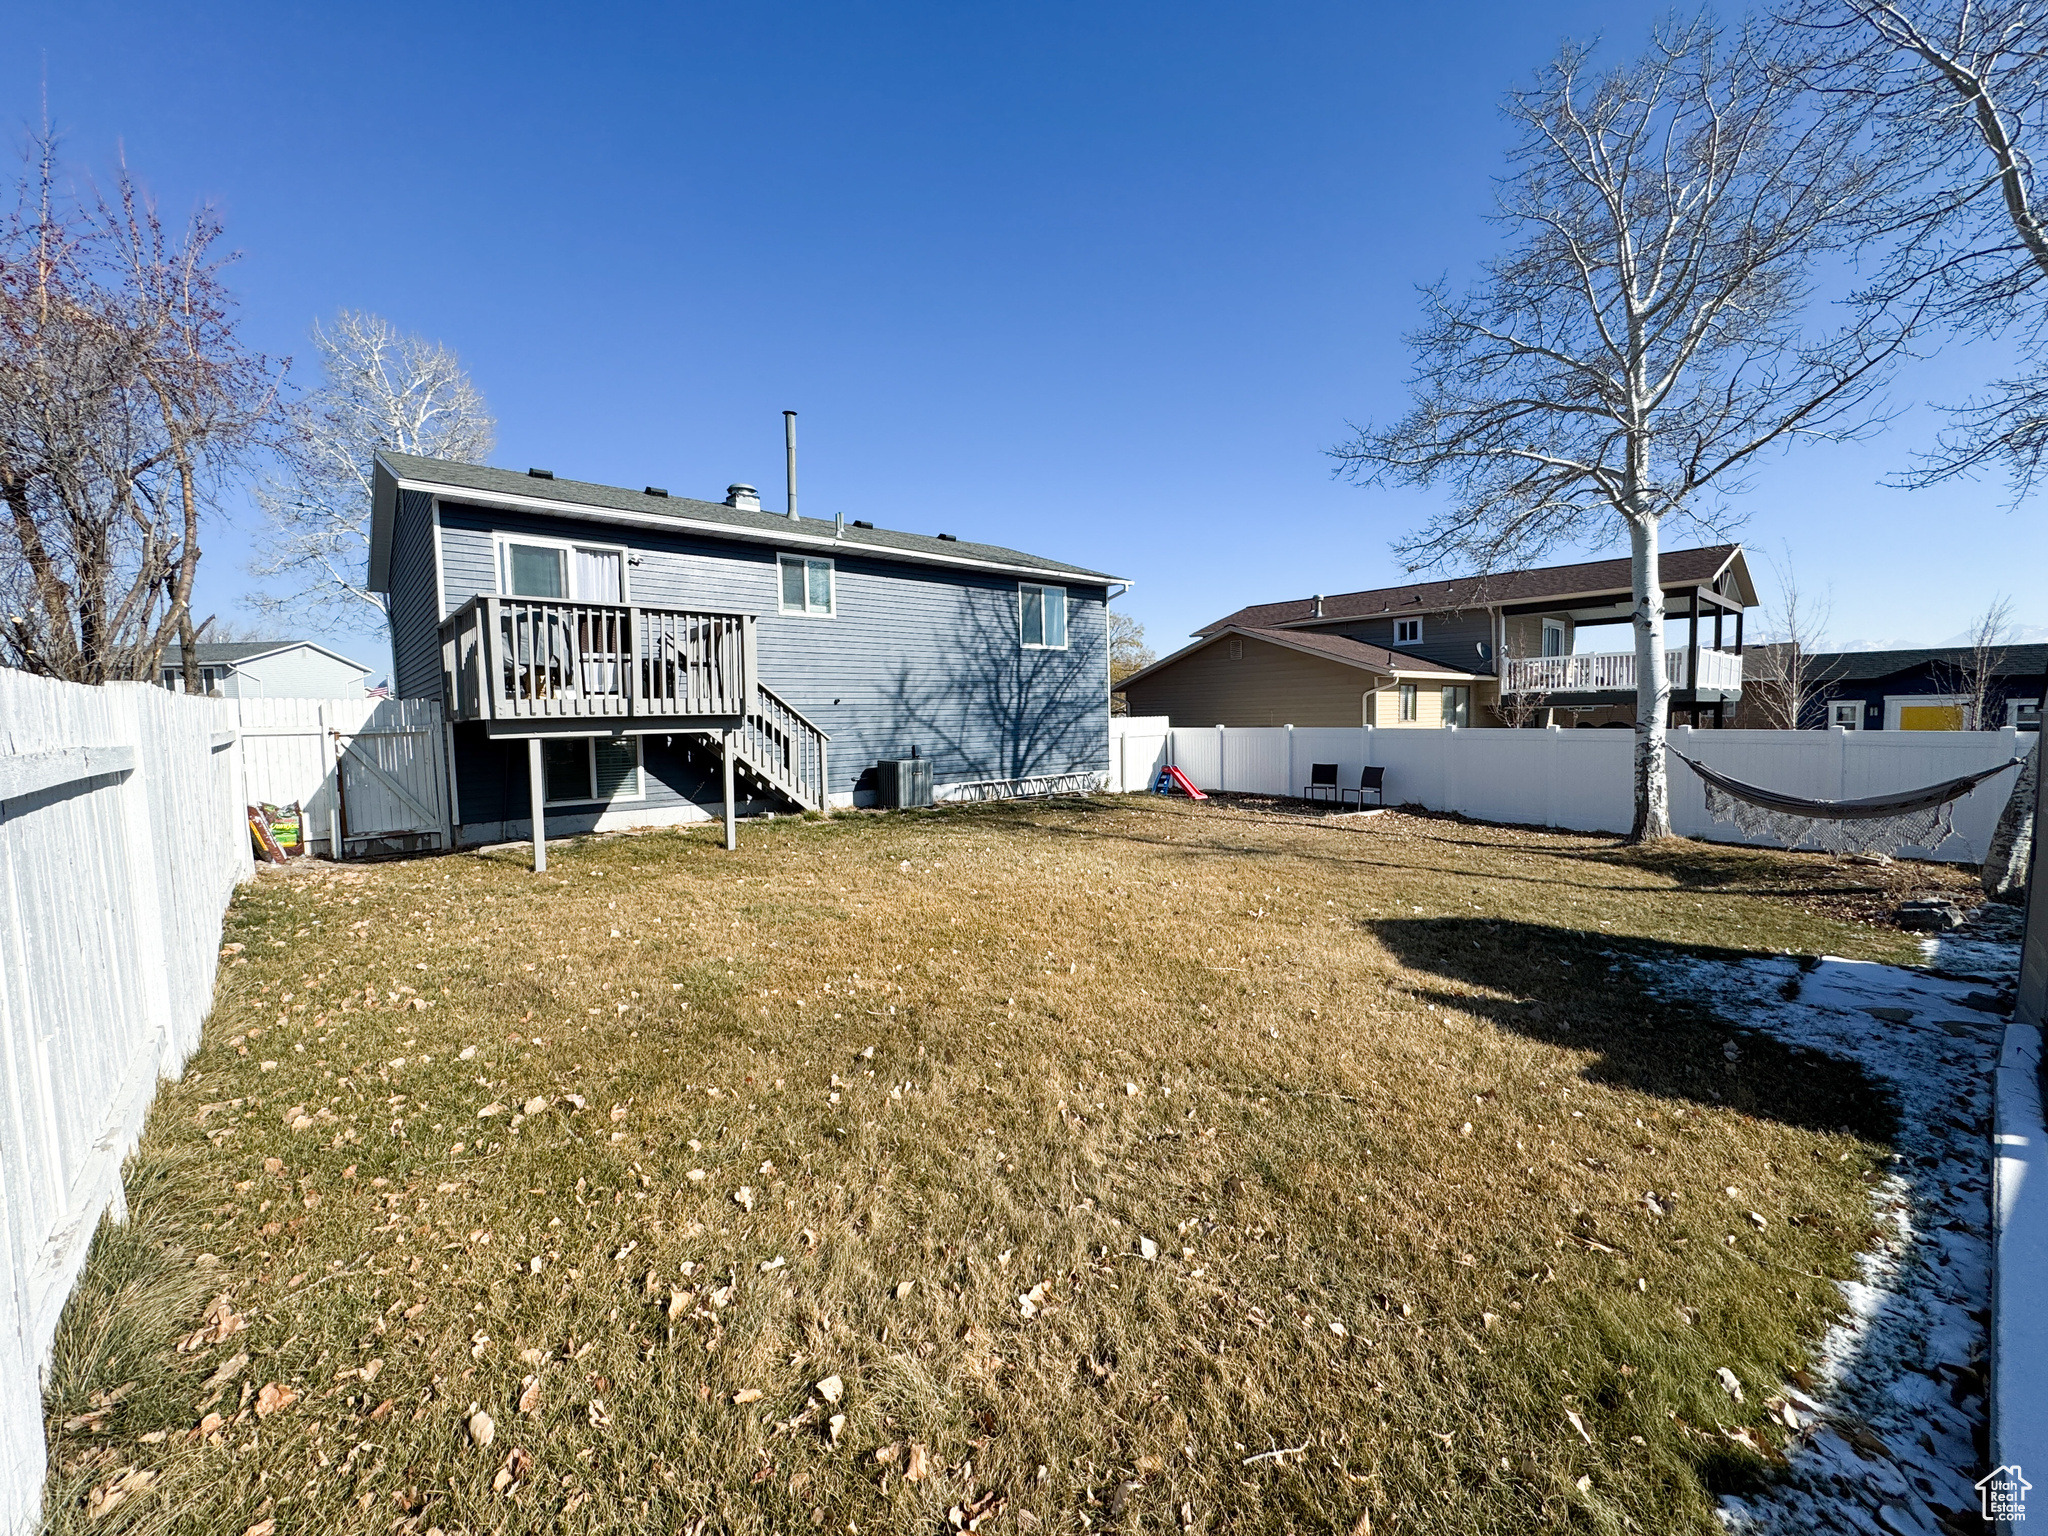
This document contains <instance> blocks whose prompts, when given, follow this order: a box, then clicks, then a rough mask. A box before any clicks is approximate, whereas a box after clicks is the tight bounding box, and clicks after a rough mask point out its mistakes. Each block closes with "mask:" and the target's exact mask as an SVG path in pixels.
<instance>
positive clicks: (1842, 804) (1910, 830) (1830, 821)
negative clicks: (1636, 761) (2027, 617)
mask: <svg viewBox="0 0 2048 1536" xmlns="http://www.w3.org/2000/svg"><path fill="white" fill-rule="evenodd" d="M1667 750H1668V749H1667ZM1671 755H1672V756H1673V757H1675V758H1677V759H1678V760H1679V761H1680V762H1681V763H1683V764H1685V766H1686V767H1688V768H1690V769H1691V770H1692V771H1693V772H1694V773H1696V774H1698V775H1699V776H1700V781H1701V783H1702V784H1704V785H1705V786H1706V798H1707V814H1708V815H1710V816H1712V817H1713V818H1714V820H1716V821H1719V822H1725V823H1727V824H1729V825H1731V826H1733V827H1735V828H1736V829H1737V830H1738V831H1741V832H1745V833H1748V834H1749V835H1750V836H1752V837H1764V838H1769V839H1771V840H1772V841H1774V842H1778V843H1782V844H1783V845H1784V846H1785V847H1787V848H1798V847H1801V846H1805V845H1811V846H1813V847H1816V848H1822V849H1825V850H1827V851H1828V852H1830V853H1838V854H1839V853H1883V854H1896V853H1898V852H1899V850H1900V849H1902V848H1919V849H1922V850H1924V851H1925V852H1928V853H1932V852H1933V851H1934V850H1935V849H1937V848H1939V847H1940V846H1941V845H1942V844H1943V843H1945V842H1947V841H1948V840H1949V838H1950V837H1952V836H1953V835H1954V834H1955V824H1954V821H1953V820H1952V813H1951V811H1950V807H1951V806H1953V805H1954V804H1955V802H1956V801H1958V800H1960V799H1962V797H1963V796H1964V795H1967V794H1968V793H1969V792H1970V791H1971V790H1973V789H1975V788H1976V787H1977V786H1978V785H1979V784H1981V783H1983V782H1984V781H1985V780H1986V779H1989V778H1995V777H1996V776H1997V775H1999V774H2001V773H2003V772H2005V770H2006V769H2008V768H2017V767H2019V766H2020V765H2021V764H2022V763H2024V762H2026V759H2025V758H2024V757H2015V758H2012V759H2010V760H2009V761H2007V762H2003V763H2000V764H1999V765H1998V766H1997V767H1996V768H1986V769H1983V770H1982V771H1981V772H1978V773H1971V774H1965V775H1964V776H1963V777H1961V778H1959V779H1948V780H1945V781H1943V782H1942V783H1940V784H1929V785H1926V786H1924V787H1923V788H1920V789H1906V790H1900V791H1899V792H1897V793H1896V794H1889V795H1870V796H1867V797H1865V798H1864V799H1861V800H1808V799H1804V798H1802V797H1800V796H1798V795H1787V794H1782V793H1780V792H1779V791H1777V790H1775V789H1764V788H1761V787H1760V786H1758V785H1755V784H1746V783H1744V782H1743V781H1742V780H1741V779H1736V778H1730V777H1729V776H1728V775H1727V774H1725V773H1722V772H1720V771H1719V770H1717V769H1713V768H1709V767H1707V766H1706V764H1704V763H1696V762H1694V761H1693V760H1692V759H1691V758H1689V757H1687V756H1686V755H1685V754H1684V753H1683V752H1678V751H1673V752H1672V753H1671Z"/></svg>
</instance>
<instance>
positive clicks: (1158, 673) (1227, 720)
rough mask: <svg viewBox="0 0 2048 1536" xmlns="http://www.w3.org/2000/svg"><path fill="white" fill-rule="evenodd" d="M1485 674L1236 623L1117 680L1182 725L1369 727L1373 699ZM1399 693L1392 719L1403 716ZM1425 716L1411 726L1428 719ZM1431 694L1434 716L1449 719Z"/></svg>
mask: <svg viewBox="0 0 2048 1536" xmlns="http://www.w3.org/2000/svg"><path fill="white" fill-rule="evenodd" d="M1479 681H1481V679H1480V678H1479V677H1478V676H1477V675H1475V674H1473V673H1470V672H1461V671H1459V670H1458V669H1457V668H1455V667H1451V666H1446V665H1445V664H1444V663H1442V662H1440V661H1431V660H1430V659H1429V658H1428V657H1426V656H1411V655H1408V654H1407V653H1405V652H1402V651H1396V650H1390V649H1388V648H1387V647H1386V646H1382V645H1372V644H1370V643H1368V642H1366V641H1363V640H1352V639H1349V638H1347V637H1345V636H1343V635H1321V634H1313V633H1305V632H1303V631H1300V630H1286V629H1250V628H1246V627H1244V626H1242V625H1236V624H1232V625H1228V626H1226V627H1224V628H1223V629H1220V630H1218V631H1217V632H1216V633H1215V634H1212V635H1206V636H1203V637H1202V638H1200V639H1197V640H1196V641H1195V643H1194V644H1193V645H1189V646H1184V647H1183V648H1182V649H1180V650H1178V651H1175V652H1174V653H1173V654H1172V655H1171V656H1168V657H1166V658H1164V659H1163V660H1160V661H1155V662H1154V663H1153V664H1152V665H1151V666H1149V667H1146V668H1145V669H1144V670H1143V671H1141V672H1134V673H1132V674H1131V675H1130V676H1129V677H1127V678H1125V679H1124V680H1123V681H1122V682H1121V683H1119V684H1118V685H1117V687H1118V690H1119V691H1120V692H1121V693H1122V694H1123V695H1124V699H1125V701H1126V702H1127V703H1128V704H1129V706H1130V711H1131V713H1132V714H1134V715H1166V716H1168V717H1169V718H1172V719H1174V720H1176V721H1178V722H1180V723H1182V724H1197V723H1199V724H1202V725H1236V726H1257V725H1303V726H1309V725H1363V724H1366V723H1368V722H1369V721H1370V720H1371V719H1373V718H1374V717H1375V715H1376V706H1375V705H1374V704H1373V703H1371V702H1368V700H1369V699H1371V698H1377V696H1379V695H1382V694H1386V693H1388V692H1389V690H1394V691H1398V690H1399V689H1400V688H1401V687H1402V685H1404V684H1407V685H1413V688H1414V689H1415V690H1416V691H1417V692H1419V693H1432V694H1433V693H1435V692H1436V691H1438V690H1440V689H1441V688H1442V687H1444V686H1446V685H1449V686H1452V687H1454V688H1455V687H1461V686H1462V687H1464V688H1465V689H1466V693H1467V703H1468V705H1469V702H1470V685H1471V684H1474V683H1477V682H1479ZM1399 703H1400V701H1399V700H1398V699H1394V700H1391V701H1390V703H1389V705H1388V708H1389V710H1390V711H1391V713H1389V715H1388V717H1387V718H1388V720H1389V722H1390V723H1391V722H1394V721H1397V720H1399V719H1400V715H1399V709H1398V705H1399ZM1416 707H1417V710H1418V714H1417V716H1416V717H1415V718H1413V719H1409V720H1408V721H1407V722H1406V723H1409V724H1420V723H1422V721H1421V717H1420V712H1421V705H1420V704H1419V703H1418V704H1417V706H1416ZM1440 710H1441V700H1440V699H1432V700H1431V701H1430V703H1429V708H1428V714H1429V718H1430V721H1431V723H1434V722H1435V721H1436V720H1438V719H1440V718H1441V715H1440V713H1439V712H1440Z"/></svg>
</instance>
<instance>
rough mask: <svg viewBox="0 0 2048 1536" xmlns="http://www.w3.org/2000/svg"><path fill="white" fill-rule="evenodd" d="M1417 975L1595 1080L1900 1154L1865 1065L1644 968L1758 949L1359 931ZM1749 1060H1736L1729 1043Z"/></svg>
mask: <svg viewBox="0 0 2048 1536" xmlns="http://www.w3.org/2000/svg"><path fill="white" fill-rule="evenodd" d="M1359 926H1360V927H1362V928H1363V929H1365V930H1366V931H1368V932H1370V933H1372V934H1373V935H1374V936H1375V937H1377V938H1378V939H1379V940H1380V942H1381V943H1383V944H1384V945H1386V947H1387V949H1388V951H1389V953H1391V954H1392V955H1393V956H1394V957H1395V958H1396V959H1398V960H1399V961H1400V962H1401V963H1402V964H1403V965H1404V966H1406V967H1407V968H1408V969H1409V970H1412V971H1422V972H1427V973H1430V974H1433V975H1436V976H1441V977H1443V978H1444V979H1445V980H1446V981H1452V982H1458V983H1461V984H1463V985H1464V986H1466V987H1476V988H1484V989H1486V990H1487V991H1489V992H1496V993H1506V994H1507V996H1506V997H1495V996H1474V995H1472V994H1471V993H1470V992H1466V991H1455V992H1454V991H1449V990H1446V991H1442V992H1422V993H1418V995H1419V996H1422V997H1424V998H1425V999H1426V1000H1429V1001H1434V1002H1436V1003H1438V1004H1439V1006H1443V1007H1449V1008H1456V1009H1459V1010H1461V1011H1463V1012H1465V1013H1470V1014H1474V1015H1477V1016H1478V1017H1480V1018H1484V1019H1487V1020H1490V1021H1491V1022H1492V1023H1494V1024H1497V1025H1499V1026H1500V1027H1501V1028H1503V1029H1508V1030H1512V1031H1514V1032H1515V1033H1517V1034H1520V1035H1525V1036H1527V1037H1528V1038H1530V1039H1532V1040H1541V1041H1543V1042H1544V1043H1545V1044H1546V1045H1562V1046H1567V1047H1570V1048H1572V1049H1575V1050H1591V1051H1597V1052H1599V1056H1598V1058H1597V1059H1596V1060H1595V1061H1593V1062H1592V1063H1590V1064H1589V1065H1588V1066H1587V1067H1586V1069H1585V1071H1584V1073H1583V1074H1582V1075H1583V1076H1584V1077H1585V1079H1586V1080H1587V1081H1588V1082H1594V1083H1601V1084H1606V1085H1610V1086H1615V1087H1623V1088H1632V1089H1635V1090H1637V1091H1639V1092H1643V1093H1650V1094H1655V1095H1657V1096H1658V1097H1660V1098H1667V1099H1678V1100H1684V1101H1687V1102H1690V1103H1694V1104H1700V1105H1714V1106H1719V1107H1722V1108H1727V1109H1734V1110H1738V1111H1740V1112H1741V1113H1743V1114H1748V1115H1755V1116H1759V1117H1762V1118H1768V1119H1771V1120H1776V1121H1778V1122H1780V1123H1782V1124H1785V1125H1790V1126H1795V1127H1798V1128H1799V1129H1802V1130H1809V1131H1821V1132H1847V1133H1850V1134H1853V1135H1857V1136H1861V1137H1863V1138H1865V1139H1867V1140H1870V1141H1873V1142H1877V1143H1881V1144H1889V1142H1890V1140H1891V1137H1892V1133H1893V1131H1894V1128H1895V1123H1896V1122H1895V1119H1894V1114H1893V1109H1892V1105H1891V1101H1890V1099H1889V1097H1888V1096H1887V1095H1886V1094H1885V1093H1884V1091H1883V1090H1882V1089H1881V1088H1879V1087H1877V1086H1876V1085H1875V1084H1873V1083H1872V1082H1871V1081H1870V1080H1869V1078H1867V1077H1866V1076H1865V1075H1864V1073H1863V1070H1862V1069H1861V1068H1860V1067H1859V1066H1857V1065H1856V1064H1855V1063H1854V1062H1850V1061H1845V1060H1843V1059H1841V1058H1840V1057H1835V1056H1829V1055H1825V1054H1822V1053H1820V1052H1817V1051H1809V1050H1802V1049H1798V1048H1796V1047H1793V1046H1788V1045H1786V1044H1784V1043H1783V1042H1781V1041H1779V1040H1777V1039H1775V1038H1773V1037H1772V1036H1770V1035H1767V1034H1761V1033H1758V1032H1757V1031H1754V1030H1747V1029H1742V1028H1739V1027H1737V1026H1734V1025H1731V1024H1728V1023H1726V1022H1724V1021H1722V1020H1719V1019H1717V1018H1715V1017H1714V1016H1713V1015H1712V1014H1711V1013H1710V1012H1708V1011H1707V1010H1706V1009H1704V1008H1702V1007H1700V1006H1698V1005H1696V1004H1692V1003H1687V1002H1680V1001H1673V1000H1672V999H1669V998H1664V997H1656V996H1652V995H1651V994H1650V993H1649V992H1647V991H1646V990H1645V988H1644V986H1643V983H1642V981H1641V980H1640V979H1639V977H1638V975H1637V972H1636V969H1635V966H1632V965H1629V964H1627V963H1625V962H1624V957H1626V959H1627V960H1633V961H1634V962H1636V965H1640V966H1646V967H1648V968H1649V969H1650V970H1652V971H1654V970H1655V969H1656V968H1657V966H1658V965H1659V963H1660V962H1662V961H1669V960H1678V959H1685V960H1716V961H1722V962H1735V961H1742V960H1754V959H1761V958H1767V957H1764V956H1761V955H1758V954H1757V953H1755V952H1754V951H1750V950H1741V949H1716V948H1706V947H1700V946H1695V945H1677V944H1667V943H1662V942H1660V941H1658V940H1654V939H1642V938H1627V939H1621V938H1609V937H1607V936H1606V935H1603V934H1594V933H1588V932H1586V931H1584V930H1582V929H1576V928H1563V927H1556V928H1553V927H1548V926H1545V925H1543V924H1538V923H1524V922H1516V921H1513V920H1508V919H1499V920H1494V919H1486V918H1477V917H1416V918H1380V919H1371V920H1368V921H1365V922H1362V923H1361V924H1360V925H1359ZM1731 1040H1732V1041H1735V1042H1736V1043H1737V1046H1738V1050H1737V1059H1736V1060H1734V1061H1730V1060H1729V1059H1728V1055H1727V1051H1726V1047H1727V1045H1728V1043H1729V1042H1730V1041H1731Z"/></svg>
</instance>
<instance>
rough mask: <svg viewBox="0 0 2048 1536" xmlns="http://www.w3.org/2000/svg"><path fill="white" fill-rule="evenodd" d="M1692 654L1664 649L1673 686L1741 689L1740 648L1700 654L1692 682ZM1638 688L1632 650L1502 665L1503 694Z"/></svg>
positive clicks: (1512, 660)
mask: <svg viewBox="0 0 2048 1536" xmlns="http://www.w3.org/2000/svg"><path fill="white" fill-rule="evenodd" d="M1689 655H1690V653H1689V652H1687V651H1685V650H1683V649H1680V650H1667V651H1666V652H1665V653H1664V676H1665V677H1666V678H1667V679H1668V680H1669V682H1670V684H1671V686H1672V687H1673V688H1675V689H1686V688H1718V689H1722V690H1725V691H1726V692H1729V693H1740V692H1741V691H1742V655H1741V653H1740V652H1738V651H1708V650H1702V651H1701V652H1700V653H1699V663H1700V675H1699V678H1698V680H1697V681H1695V680H1694V679H1693V678H1692V677H1691V676H1690V675H1689V669H1688V668H1687V666H1686V662H1687V659H1688V657H1689ZM1635 688H1636V653H1635V652H1634V651H1584V652H1581V653H1580V654H1578V655H1576V656H1517V657H1513V658H1510V659H1509V660H1508V661H1507V662H1506V663H1505V664H1504V665H1503V666H1502V668H1501V676H1500V691H1501V692H1502V693H1633V692H1635Z"/></svg>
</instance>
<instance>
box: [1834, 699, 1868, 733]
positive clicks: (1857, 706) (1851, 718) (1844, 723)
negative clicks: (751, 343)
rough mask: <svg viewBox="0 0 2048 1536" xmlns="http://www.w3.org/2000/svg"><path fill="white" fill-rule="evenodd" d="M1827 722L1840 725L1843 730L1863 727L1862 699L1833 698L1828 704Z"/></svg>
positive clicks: (1857, 729) (1854, 729)
mask: <svg viewBox="0 0 2048 1536" xmlns="http://www.w3.org/2000/svg"><path fill="white" fill-rule="evenodd" d="M1828 724H1830V725H1837V726H1840V727H1841V728H1842V729H1843V730H1845V731H1860V730H1862V729H1863V701H1862V700H1861V699H1835V700H1833V701H1832V702H1831V703H1829V705H1828Z"/></svg>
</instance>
